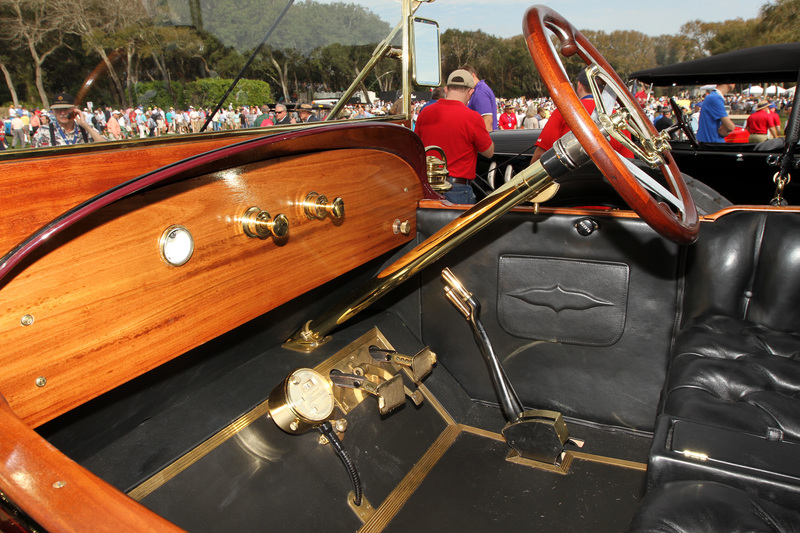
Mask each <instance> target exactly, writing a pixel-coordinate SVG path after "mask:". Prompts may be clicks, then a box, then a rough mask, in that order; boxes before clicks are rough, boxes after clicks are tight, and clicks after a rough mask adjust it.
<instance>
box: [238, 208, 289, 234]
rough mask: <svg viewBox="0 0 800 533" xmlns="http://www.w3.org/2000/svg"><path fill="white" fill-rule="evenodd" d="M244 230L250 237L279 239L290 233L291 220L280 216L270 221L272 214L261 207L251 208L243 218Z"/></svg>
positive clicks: (282, 215)
mask: <svg viewBox="0 0 800 533" xmlns="http://www.w3.org/2000/svg"><path fill="white" fill-rule="evenodd" d="M242 230H244V234H245V235H247V236H248V237H252V238H255V239H266V238H267V237H269V236H274V237H275V238H277V239H280V238H281V237H285V236H286V234H287V233H289V219H288V218H286V215H284V214H279V215H276V216H275V218H273V219H272V220H270V214H269V213H268V212H266V211H263V210H262V209H261V208H260V207H251V208H250V209H248V210H247V211H246V212H245V214H244V217H243V218H242Z"/></svg>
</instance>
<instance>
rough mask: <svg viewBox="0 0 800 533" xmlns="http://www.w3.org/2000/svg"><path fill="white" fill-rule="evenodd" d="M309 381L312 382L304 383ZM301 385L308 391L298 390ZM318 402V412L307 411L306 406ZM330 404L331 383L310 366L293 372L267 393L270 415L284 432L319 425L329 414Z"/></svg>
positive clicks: (331, 404) (303, 430)
mask: <svg viewBox="0 0 800 533" xmlns="http://www.w3.org/2000/svg"><path fill="white" fill-rule="evenodd" d="M309 382H312V383H311V384H310V385H307V384H308V383H309ZM305 386H308V390H307V391H302V390H301V388H302V387H305ZM320 403H321V404H322V407H323V409H322V410H321V411H318V412H316V413H312V412H309V411H307V407H308V406H309V405H313V404H315V405H317V406H318V405H319V404H320ZM328 407H329V408H328ZM334 407H335V402H334V398H333V384H332V383H331V381H330V380H329V379H328V378H327V377H325V376H324V375H323V374H321V373H319V372H317V371H316V370H313V369H311V368H298V369H297V370H295V371H293V372H292V373H291V374H289V375H288V376H286V378H285V379H284V380H283V381H282V382H281V383H280V384H279V385H278V386H277V387H275V388H274V389H272V392H271V393H270V394H269V414H270V417H272V420H273V421H274V422H275V423H276V424H277V425H278V427H280V428H281V429H282V430H284V431H286V432H287V433H294V434H298V433H303V432H305V431H308V430H309V429H311V428H313V427H315V426H318V425H320V424H322V423H323V422H325V421H326V420H328V419H329V418H330V417H331V416H332V415H333V409H334Z"/></svg>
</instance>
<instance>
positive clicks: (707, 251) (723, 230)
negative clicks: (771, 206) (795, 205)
mask: <svg viewBox="0 0 800 533" xmlns="http://www.w3.org/2000/svg"><path fill="white" fill-rule="evenodd" d="M686 261H687V263H686V279H685V290H684V304H683V316H682V320H681V326H683V325H685V324H686V323H687V322H689V321H690V320H692V319H694V318H697V317H698V316H701V315H723V316H730V317H734V318H740V319H743V320H747V321H749V322H753V323H755V324H760V325H763V326H766V327H768V328H770V329H773V330H777V331H791V332H795V331H800V305H798V303H799V302H800V215H798V214H796V213H781V212H752V211H749V212H738V213H731V214H728V215H725V216H723V217H721V218H720V219H718V220H716V221H715V222H714V223H711V224H703V226H702V229H701V231H700V238H699V240H698V242H697V243H696V244H695V245H694V246H690V247H688V251H687V257H686Z"/></svg>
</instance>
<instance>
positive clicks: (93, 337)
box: [0, 149, 423, 426]
mask: <svg viewBox="0 0 800 533" xmlns="http://www.w3.org/2000/svg"><path fill="white" fill-rule="evenodd" d="M311 191H315V192H317V193H320V194H324V195H326V196H327V197H328V198H329V199H333V198H334V197H337V196H339V197H341V198H343V199H344V203H345V216H344V219H343V220H341V221H333V220H331V219H330V218H327V219H325V220H309V219H308V218H307V217H306V215H305V213H304V211H303V208H302V206H301V205H300V204H301V202H302V200H303V199H304V198H305V196H306V195H307V194H308V193H309V192H311ZM422 194H423V193H422V185H421V184H420V182H419V180H418V176H417V172H416V171H415V170H414V169H413V168H412V167H411V166H410V165H409V164H408V163H406V162H405V161H404V160H403V159H402V158H401V157H398V156H397V155H394V154H390V153H387V152H382V151H377V150H367V149H344V150H333V151H327V152H323V153H312V154H306V155H298V156H291V157H285V158H279V159H274V160H270V161H265V162H258V163H252V164H248V165H243V166H240V167H235V168H233V169H231V170H225V171H220V172H215V173H212V174H207V175H203V176H199V177H196V178H193V179H191V180H187V181H183V182H179V183H176V184H172V185H168V186H165V187H162V188H159V189H155V190H150V191H147V192H144V193H140V194H137V195H135V196H132V197H129V198H125V199H123V200H121V201H118V202H116V203H114V204H111V205H109V206H108V207H106V208H104V209H102V210H100V211H98V212H97V213H95V214H93V215H91V216H89V217H87V218H86V219H84V220H82V221H80V222H78V223H77V224H76V225H75V226H73V227H71V228H69V229H67V230H66V231H64V232H63V233H61V234H59V235H57V236H56V237H54V238H53V239H52V242H51V243H48V244H47V245H46V246H45V248H46V249H45V250H38V251H37V252H36V253H35V254H34V256H32V257H29V258H27V259H26V260H25V262H23V263H22V264H21V265H19V266H18V267H17V269H16V270H15V271H14V272H12V275H11V276H9V277H8V278H6V279H5V280H4V283H5V286H2V287H1V288H0V295H1V296H0V297H1V298H2V300H1V301H2V317H0V343H2V346H3V352H2V353H0V391H2V393H3V394H4V395H5V397H6V398H7V399H8V401H9V404H10V405H11V407H12V408H13V409H14V411H15V412H16V413H17V414H18V415H19V416H20V417H21V418H22V419H23V420H24V421H25V422H27V423H28V424H30V425H33V426H36V425H39V424H41V423H43V422H45V421H47V420H50V419H52V418H54V417H55V416H58V415H59V414H61V413H64V412H66V411H68V410H69V409H71V408H73V407H75V406H77V405H79V404H81V403H83V402H85V401H87V400H89V399H91V398H93V397H96V396H97V395H99V394H101V393H103V392H105V391H108V390H110V389H112V388H114V387H116V386H118V385H120V384H122V383H124V382H126V381H128V380H130V379H132V378H133V377H135V376H138V375H140V374H142V373H144V372H146V371H148V370H150V369H152V368H154V367H156V366H158V365H160V364H162V363H164V362H166V361H168V360H170V359H172V358H174V357H176V356H178V355H180V354H182V353H184V352H185V351H187V350H189V349H191V348H193V347H195V346H198V345H200V344H202V343H204V342H206V341H208V340H210V339H213V338H214V337H216V336H218V335H220V334H221V333H224V332H225V331H228V330H230V329H232V328H233V327H236V326H238V325H240V324H243V323H244V322H247V321H248V320H251V319H253V318H255V317H256V316H259V315H261V314H263V313H264V312H266V311H268V310H270V309H272V308H274V307H276V306H278V305H280V304H281V303H284V302H286V301H288V300H290V299H292V298H294V297H296V296H298V295H300V294H302V293H304V292H306V291H308V290H310V289H312V288H314V287H317V286H319V285H320V284H322V283H324V282H326V281H329V280H331V279H333V278H335V277H336V276H338V275H340V274H342V273H344V272H347V271H348V270H351V269H352V268H355V267H356V266H358V265H361V264H363V263H364V262H366V261H368V260H370V259H373V258H375V257H377V256H378V255H380V254H382V253H385V252H387V251H389V250H391V249H393V248H395V247H397V246H399V245H401V244H403V243H405V242H407V241H408V240H409V239H410V238H411V236H413V235H414V232H415V230H416V228H415V207H416V202H417V200H418V199H419V198H420V197H421V196H422ZM253 206H258V207H260V208H261V209H264V210H267V211H268V212H269V213H270V214H271V215H272V216H273V217H274V216H275V215H277V214H279V213H283V214H285V215H286V216H287V217H288V219H289V224H290V225H289V234H288V237H287V238H285V239H282V240H279V241H275V240H274V239H272V238H269V239H264V240H260V239H253V238H249V237H247V236H246V235H245V234H244V233H243V231H242V223H241V217H242V215H243V214H244V212H245V210H247V209H248V208H250V207H253ZM395 220H400V221H405V220H408V221H410V222H411V234H410V235H409V236H403V235H402V234H395V233H394V231H393V229H392V226H393V223H394V221H395ZM172 224H181V225H183V226H185V227H186V228H188V229H189V231H190V232H191V233H192V235H193V237H194V241H195V250H194V255H193V256H192V258H191V260H190V261H189V262H188V263H187V264H186V265H184V266H181V267H171V266H168V265H167V264H166V263H165V262H164V261H163V260H162V259H161V257H160V254H159V249H158V241H159V237H160V236H161V234H162V232H163V231H164V230H165V229H166V228H167V227H168V226H170V225H172ZM26 314H29V315H31V316H33V320H34V322H33V324H32V325H29V326H22V325H21V322H20V321H21V318H22V316H23V315H26ZM298 325H299V324H298ZM40 377H42V378H45V379H46V380H47V381H46V384H45V385H44V386H37V379H38V378H40Z"/></svg>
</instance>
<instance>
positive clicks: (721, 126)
mask: <svg viewBox="0 0 800 533" xmlns="http://www.w3.org/2000/svg"><path fill="white" fill-rule="evenodd" d="M733 88H734V84H733V83H721V84H719V85H717V88H716V89H714V90H713V91H711V92H710V93H708V96H706V97H705V99H704V100H703V108H702V111H701V112H700V119H699V121H698V125H697V140H698V141H700V142H706V143H724V142H725V137H726V136H727V135H728V134H729V133H730V132H732V131H733V130H734V128H735V126H734V124H733V121H732V120H731V119H730V117H729V116H728V112H727V111H726V110H725V94H726V93H728V92H730V91H732V90H733Z"/></svg>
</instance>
